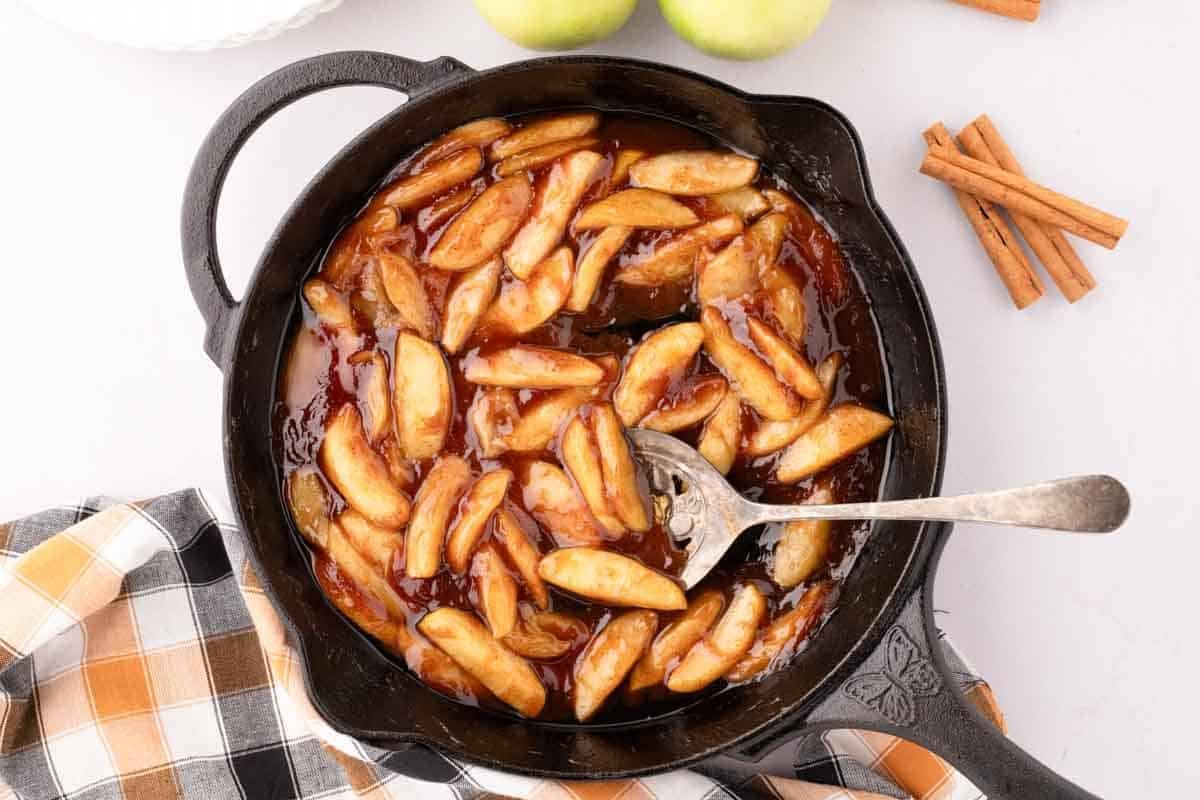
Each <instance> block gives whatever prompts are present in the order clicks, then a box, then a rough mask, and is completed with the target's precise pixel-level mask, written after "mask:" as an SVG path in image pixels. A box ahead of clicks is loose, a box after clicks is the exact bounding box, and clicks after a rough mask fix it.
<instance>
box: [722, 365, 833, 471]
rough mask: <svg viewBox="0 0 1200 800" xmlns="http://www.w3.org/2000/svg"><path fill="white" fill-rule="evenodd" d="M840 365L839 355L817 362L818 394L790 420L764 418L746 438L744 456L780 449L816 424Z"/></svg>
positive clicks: (829, 398) (829, 394)
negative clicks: (818, 396) (819, 392)
mask: <svg viewBox="0 0 1200 800" xmlns="http://www.w3.org/2000/svg"><path fill="white" fill-rule="evenodd" d="M841 366H842V354H841V353H830V354H829V355H828V356H826V358H825V360H824V361H822V362H821V363H820V364H818V365H817V380H819V381H820V382H821V397H820V398H818V399H816V400H809V401H808V402H807V403H805V404H804V410H803V411H801V412H800V413H799V414H797V415H796V416H794V417H792V418H791V419H785V420H780V421H775V420H763V421H762V422H760V423H759V424H758V427H757V428H755V429H754V431H752V432H751V433H750V435H749V436H748V437H746V447H745V451H744V452H745V453H746V455H748V456H750V457H752V458H755V457H758V456H766V455H770V454H771V453H774V452H777V451H779V450H782V449H783V448H785V447H787V446H788V445H789V444H791V443H792V442H794V441H796V439H798V438H799V437H800V434H802V433H804V432H805V431H806V430H808V429H809V428H811V427H812V426H813V425H816V424H817V420H819V419H820V418H821V415H822V414H824V413H825V409H827V408H829V404H830V402H832V400H833V392H834V389H835V388H836V382H837V374H838V370H839V369H840V368H841Z"/></svg>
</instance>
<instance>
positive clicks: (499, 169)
mask: <svg viewBox="0 0 1200 800" xmlns="http://www.w3.org/2000/svg"><path fill="white" fill-rule="evenodd" d="M598 144H600V140H599V139H597V138H596V137H595V136H579V137H576V138H574V139H563V140H562V141H561V142H550V143H548V144H544V145H542V146H541V147H535V148H533V149H532V150H525V151H523V152H520V153H517V154H516V155H514V156H509V157H508V158H506V159H504V160H503V161H501V162H500V163H499V164H497V165H496V174H497V175H499V176H500V177H501V178H503V177H505V176H508V175H515V174H517V173H518V172H524V171H525V170H529V169H537V168H538V167H544V166H546V165H547V164H549V163H550V162H551V161H553V160H554V159H556V158H561V157H562V156H565V155H566V154H567V153H573V152H575V151H576V150H593V149H595V147H596V146H597V145H598Z"/></svg>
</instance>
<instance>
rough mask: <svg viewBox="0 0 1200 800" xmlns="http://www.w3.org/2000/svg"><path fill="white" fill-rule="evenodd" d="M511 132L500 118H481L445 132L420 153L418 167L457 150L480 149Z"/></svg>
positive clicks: (506, 122)
mask: <svg viewBox="0 0 1200 800" xmlns="http://www.w3.org/2000/svg"><path fill="white" fill-rule="evenodd" d="M511 132H512V126H511V125H509V124H508V121H507V120H504V119H501V118H500V117H483V118H481V119H477V120H473V121H471V122H468V123H466V124H464V125H459V126H458V127H457V128H453V129H451V130H449V131H446V132H445V133H443V134H442V135H441V136H439V137H438V138H436V139H434V140H433V141H432V142H430V143H429V145H428V146H426V147H425V149H423V150H422V151H421V154H420V156H419V157H418V158H417V163H418V165H424V164H429V163H431V162H434V161H439V160H441V159H443V158H445V157H446V156H448V155H450V154H452V153H457V152H458V151H459V150H466V149H467V148H471V149H482V148H485V147H487V146H488V145H490V144H491V143H492V142H494V141H496V140H497V139H499V138H501V137H503V136H507V135H508V134H509V133H511Z"/></svg>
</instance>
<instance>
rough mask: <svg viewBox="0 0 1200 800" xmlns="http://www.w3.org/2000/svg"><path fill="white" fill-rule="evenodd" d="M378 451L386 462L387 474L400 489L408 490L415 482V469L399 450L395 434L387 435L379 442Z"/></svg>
mask: <svg viewBox="0 0 1200 800" xmlns="http://www.w3.org/2000/svg"><path fill="white" fill-rule="evenodd" d="M379 453H380V455H382V456H383V460H384V463H386V464H387V469H388V474H389V475H391V476H392V480H393V481H394V482H395V484H396V485H397V486H399V487H400V488H401V489H403V490H405V491H408V490H409V489H411V488H413V484H415V483H416V482H417V471H416V470H415V469H413V465H412V464H411V463H410V462H409V461H408V459H406V458H405V457H404V454H403V453H402V452H400V445H399V444H398V443H397V442H396V437H395V436H388V437H387V438H386V439H384V440H383V441H382V442H380V443H379Z"/></svg>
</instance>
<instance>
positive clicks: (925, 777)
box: [0, 490, 1003, 800]
mask: <svg viewBox="0 0 1200 800" xmlns="http://www.w3.org/2000/svg"><path fill="white" fill-rule="evenodd" d="M221 518H225V519H228V518H229V516H228V515H222V517H221ZM948 654H949V655H950V657H951V658H952V659H953V660H955V661H956V662H957V661H958V658H957V656H956V655H955V654H954V652H953V651H952V650H949V649H948ZM300 672H301V670H300V667H299V664H298V662H297V658H296V654H295V652H294V651H293V650H292V648H291V647H290V645H289V643H288V641H287V638H286V635H285V633H284V629H283V627H282V625H281V623H280V621H279V619H278V617H277V616H276V614H275V612H274V610H273V609H272V607H271V605H270V603H269V602H268V600H267V598H266V597H265V596H264V594H263V592H262V590H261V588H260V587H259V586H258V583H257V581H256V580H255V576H254V573H253V571H252V570H251V568H250V566H249V564H248V562H247V560H246V555H245V552H244V548H243V545H242V541H241V538H240V537H239V536H238V534H237V531H236V529H235V528H234V527H233V526H232V525H227V524H223V523H221V522H218V515H217V514H214V513H213V511H212V509H211V508H210V506H209V505H208V503H207V502H206V501H205V499H204V497H203V496H202V495H201V494H200V493H199V492H197V491H194V490H189V491H183V492H178V493H176V494H171V495H166V496H164V497H160V498H157V499H155V500H151V501H148V502H144V503H136V504H133V503H116V502H113V501H107V500H95V501H89V502H86V503H84V504H82V505H79V506H75V507H70V508H58V509H53V510H50V511H46V512H43V513H41V514H37V515H35V516H32V517H29V518H27V519H24V520H20V521H17V522H14V523H10V524H7V525H0V800H3V799H6V798H13V797H17V798H22V799H23V800H44V799H45V798H72V799H73V800H74V799H78V800H84V799H85V798H86V799H87V800H105V799H107V798H155V799H156V800H157V799H159V798H174V797H186V798H202V799H203V800H223V798H238V797H244V798H250V799H251V800H258V798H304V799H305V800H307V799H308V798H372V800H374V799H376V798H378V799H379V800H383V799H384V798H414V797H421V798H424V797H446V798H452V797H453V798H464V799H466V800H474V799H475V798H484V797H496V796H514V797H529V798H539V800H553V799H555V798H564V799H573V800H592V798H596V799H597V800H600V799H607V798H611V799H612V800H617V798H621V800H637V799H638V798H660V797H664V798H665V797H669V798H670V800H691V799H692V798H758V797H775V798H788V799H791V798H794V799H795V800H873V799H877V798H885V797H899V798H905V797H915V798H938V800H967V798H977V797H979V793H978V792H977V791H976V790H975V789H974V788H973V787H972V786H971V785H970V784H969V783H968V782H967V781H966V780H965V779H964V778H962V777H961V776H960V775H958V774H956V773H955V772H954V771H953V770H951V769H950V768H949V767H948V766H947V765H946V764H945V763H944V762H942V761H941V760H940V759H938V758H937V757H936V756H934V755H932V754H930V753H928V752H927V751H925V750H922V749H920V748H918V747H916V746H915V745H912V744H910V743H908V742H905V741H902V740H898V739H895V738H893V737H889V736H883V735H880V734H874V733H869V732H863V731H835V732H828V733H824V734H820V735H816V734H814V735H812V736H808V737H805V738H802V739H800V740H797V741H793V742H791V743H789V744H788V745H786V746H785V747H782V748H780V750H779V751H777V752H776V753H774V754H771V755H769V756H768V757H767V758H766V759H764V761H763V762H762V763H761V764H759V765H757V766H758V767H759V768H762V769H765V770H766V771H767V772H769V773H770V774H758V775H754V774H730V773H721V774H706V773H705V772H704V770H703V768H699V769H696V770H692V771H686V772H683V771H681V772H675V773H671V774H667V775H661V776H657V777H653V778H642V779H638V780H629V781H618V782H609V783H583V784H580V783H567V782H560V781H549V780H536V779H529V778H519V777H516V776H512V775H505V774H501V773H497V772H494V771H491V770H486V769H482V768H479V767H473V766H469V765H465V764H458V763H455V762H453V761H450V760H448V759H445V758H443V757H441V756H437V755H433V754H432V753H428V754H425V753H423V754H421V755H420V758H421V763H420V771H421V774H422V775H425V776H428V777H429V778H431V781H430V782H425V781H420V780H416V779H414V778H410V777H407V776H406V775H405V774H402V772H401V771H399V770H401V769H403V770H404V771H406V772H409V773H411V772H412V771H413V769H412V768H411V763H412V762H411V759H412V758H413V757H414V756H413V755H412V754H411V753H410V754H396V753H389V752H385V751H382V750H378V749H375V748H372V747H368V746H366V745H363V744H361V743H359V742H356V741H354V740H352V739H349V738H347V737H345V736H343V735H341V734H338V733H337V732H336V731H334V730H332V729H331V728H329V726H328V725H326V724H325V723H324V722H323V720H322V719H321V718H320V717H319V716H318V715H317V713H316V711H315V710H314V709H313V706H312V704H311V703H310V702H309V699H308V696H307V694H306V692H305V688H304V684H303V680H302V677H301V674H300ZM959 673H960V674H961V676H962V684H963V687H964V688H965V689H967V690H968V692H969V693H970V694H971V696H972V697H973V698H974V699H975V701H976V702H977V703H979V704H980V707H981V708H983V709H984V710H985V712H988V713H990V715H991V716H992V718H993V719H995V720H996V721H997V724H1000V725H1003V722H1002V720H1001V718H1000V716H999V713H998V711H997V710H996V708H995V705H994V703H993V702H992V699H991V693H990V691H989V690H988V689H987V686H986V684H984V683H983V682H982V681H980V680H979V679H978V678H975V677H973V676H972V674H971V672H970V670H968V669H967V668H966V667H965V666H963V668H962V669H961V670H959ZM405 759H408V760H409V761H405ZM764 765H765V766H764Z"/></svg>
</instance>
